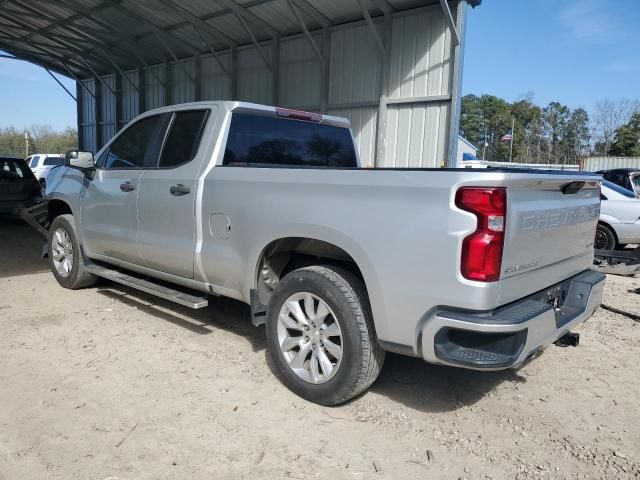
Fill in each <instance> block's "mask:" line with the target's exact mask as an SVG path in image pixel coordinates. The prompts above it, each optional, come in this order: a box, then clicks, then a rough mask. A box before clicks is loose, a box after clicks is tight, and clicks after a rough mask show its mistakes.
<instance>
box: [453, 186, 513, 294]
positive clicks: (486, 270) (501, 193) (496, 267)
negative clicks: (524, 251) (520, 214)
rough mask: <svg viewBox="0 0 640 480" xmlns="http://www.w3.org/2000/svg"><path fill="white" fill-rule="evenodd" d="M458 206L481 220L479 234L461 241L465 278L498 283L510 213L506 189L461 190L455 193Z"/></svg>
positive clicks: (462, 268)
mask: <svg viewBox="0 0 640 480" xmlns="http://www.w3.org/2000/svg"><path fill="white" fill-rule="evenodd" d="M456 206H457V207H458V208H460V209H462V210H465V211H467V212H471V213H473V214H474V215H475V216H476V218H477V219H478V226H477V228H476V231H475V232H473V233H472V234H471V235H469V236H468V237H466V238H465V239H464V241H463V242H462V259H461V260H462V261H461V267H460V271H461V273H462V276H463V277H464V278H467V279H469V280H476V281H478V282H495V281H497V280H499V279H500V269H501V267H502V250H503V247H504V230H505V218H506V214H507V191H506V189H505V188H501V187H495V188H487V187H462V188H461V189H460V190H458V192H457V193H456Z"/></svg>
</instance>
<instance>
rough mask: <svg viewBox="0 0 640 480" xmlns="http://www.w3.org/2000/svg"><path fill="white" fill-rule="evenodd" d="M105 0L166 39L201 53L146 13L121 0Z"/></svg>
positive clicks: (195, 52) (193, 51) (194, 52)
mask: <svg viewBox="0 0 640 480" xmlns="http://www.w3.org/2000/svg"><path fill="white" fill-rule="evenodd" d="M105 1H106V2H109V4H111V6H113V8H115V9H116V10H118V11H119V12H121V13H123V14H125V15H127V16H130V17H132V18H134V19H135V20H137V21H139V22H140V23H142V24H144V25H147V26H148V27H149V28H150V29H151V31H152V32H153V33H154V34H155V35H157V36H164V37H165V39H166V40H170V41H173V42H178V43H179V44H180V45H186V46H188V47H189V48H190V49H191V51H192V53H193V54H194V55H195V54H197V53H199V52H198V47H196V46H194V45H192V44H191V43H189V42H187V41H186V40H184V39H182V38H177V37H174V36H173V35H171V34H170V33H169V32H167V31H166V30H163V29H162V28H161V27H159V26H158V25H156V24H155V23H154V22H152V21H150V20H149V19H148V18H146V17H145V16H144V15H141V14H139V13H137V12H135V11H133V10H131V9H130V8H127V7H125V6H124V5H121V4H120V3H119V0H105Z"/></svg>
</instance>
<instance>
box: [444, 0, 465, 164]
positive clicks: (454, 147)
mask: <svg viewBox="0 0 640 480" xmlns="http://www.w3.org/2000/svg"><path fill="white" fill-rule="evenodd" d="M466 10H467V0H460V1H459V2H458V5H457V8H456V28H455V30H456V32H458V33H459V35H460V38H459V41H456V40H457V39H458V37H457V35H456V34H455V33H454V32H451V37H452V39H451V42H452V48H453V79H452V82H451V114H450V118H449V148H448V149H447V158H446V163H445V166H446V167H449V168H455V167H456V163H457V158H456V157H457V154H458V132H459V131H460V129H459V128H460V127H459V123H460V94H461V87H462V55H463V54H464V47H463V41H464V40H463V39H464V36H465V35H464V31H465V12H466Z"/></svg>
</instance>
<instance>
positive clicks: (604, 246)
mask: <svg viewBox="0 0 640 480" xmlns="http://www.w3.org/2000/svg"><path fill="white" fill-rule="evenodd" d="M617 244H618V240H617V239H616V235H615V233H613V230H611V228H609V227H608V226H607V225H604V224H603V223H598V227H597V228H596V238H595V242H594V248H595V249H596V250H613V249H615V248H616V245H617Z"/></svg>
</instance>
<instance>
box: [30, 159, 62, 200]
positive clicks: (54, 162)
mask: <svg viewBox="0 0 640 480" xmlns="http://www.w3.org/2000/svg"><path fill="white" fill-rule="evenodd" d="M26 162H27V165H29V168H31V171H32V172H33V174H34V175H35V176H36V178H37V179H38V181H39V182H40V185H41V186H42V189H43V191H44V188H45V187H46V185H47V175H49V172H50V171H51V169H52V168H53V167H56V166H58V165H64V155H61V154H58V153H39V154H37V155H31V156H30V157H28V158H27V159H26Z"/></svg>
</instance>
